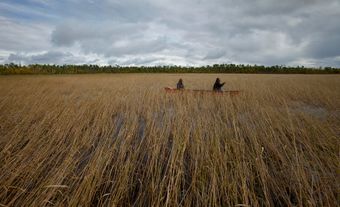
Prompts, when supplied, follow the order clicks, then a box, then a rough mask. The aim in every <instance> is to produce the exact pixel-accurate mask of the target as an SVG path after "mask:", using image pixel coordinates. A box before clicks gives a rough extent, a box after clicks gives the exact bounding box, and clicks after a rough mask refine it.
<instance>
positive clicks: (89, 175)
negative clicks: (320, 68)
mask: <svg viewBox="0 0 340 207" xmlns="http://www.w3.org/2000/svg"><path fill="white" fill-rule="evenodd" d="M180 77H181V78H183V80H184V84H185V86H186V87H187V88H191V89H205V90H208V89H211V88H212V84H213V82H214V80H215V78H216V77H220V78H221V80H222V81H226V82H227V84H226V87H225V89H228V90H242V91H243V92H242V93H241V94H240V95H238V96H235V97H230V96H228V95H223V96H214V95H210V94H193V93H176V94H168V93H165V92H164V89H163V87H164V86H175V84H176V82H177V80H178V79H179V78H180ZM0 120H1V122H0V206H90V205H92V206H97V205H100V206H132V205H134V206H337V205H339V203H340V202H339V163H340V162H339V161H340V159H339V155H340V152H339V146H340V143H339V142H340V140H339V137H340V76H332V75H324V76H322V75H217V74H209V75H207V74H204V75H203V74H202V75H200V74H185V75H184V74H180V75H179V74H139V75H136V74H126V75H119V74H112V75H70V76H67V75H60V76H3V77H0Z"/></svg>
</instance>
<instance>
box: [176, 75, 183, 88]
mask: <svg viewBox="0 0 340 207" xmlns="http://www.w3.org/2000/svg"><path fill="white" fill-rule="evenodd" d="M177 89H178V90H180V89H184V84H183V80H182V78H180V79H179V81H178V83H177Z"/></svg>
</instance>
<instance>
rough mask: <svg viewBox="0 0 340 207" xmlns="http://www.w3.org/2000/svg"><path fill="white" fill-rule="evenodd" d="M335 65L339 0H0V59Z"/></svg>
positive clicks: (339, 44) (339, 50)
mask: <svg viewBox="0 0 340 207" xmlns="http://www.w3.org/2000/svg"><path fill="white" fill-rule="evenodd" d="M11 62H13V63H18V64H34V63H39V64H99V65H137V66H139V65H183V66H189V65H190V66H199V65H208V64H221V63H226V64H229V63H233V64H257V65H287V66H296V65H304V66H308V67H325V66H331V67H340V0H285V1H283V0H205V1H203V0H0V64H5V63H11Z"/></svg>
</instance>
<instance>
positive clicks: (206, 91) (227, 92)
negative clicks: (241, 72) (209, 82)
mask: <svg viewBox="0 0 340 207" xmlns="http://www.w3.org/2000/svg"><path fill="white" fill-rule="evenodd" d="M164 90H165V92H167V93H180V92H192V93H199V94H214V95H224V94H225V95H227V94H228V95H230V96H235V95H238V94H239V93H240V92H241V91H213V90H190V89H177V88H171V87H165V88H164Z"/></svg>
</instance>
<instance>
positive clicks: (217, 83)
mask: <svg viewBox="0 0 340 207" xmlns="http://www.w3.org/2000/svg"><path fill="white" fill-rule="evenodd" d="M224 84H225V82H223V83H221V81H220V79H219V78H216V81H215V84H214V88H213V91H218V92H221V91H222V86H223V85H224Z"/></svg>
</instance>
